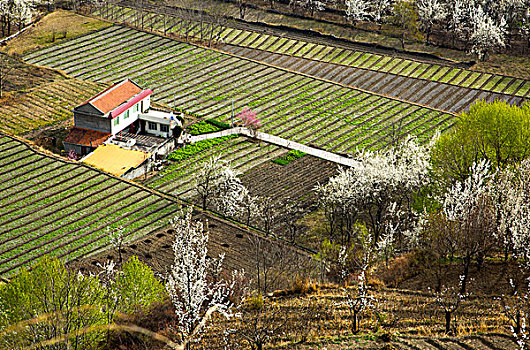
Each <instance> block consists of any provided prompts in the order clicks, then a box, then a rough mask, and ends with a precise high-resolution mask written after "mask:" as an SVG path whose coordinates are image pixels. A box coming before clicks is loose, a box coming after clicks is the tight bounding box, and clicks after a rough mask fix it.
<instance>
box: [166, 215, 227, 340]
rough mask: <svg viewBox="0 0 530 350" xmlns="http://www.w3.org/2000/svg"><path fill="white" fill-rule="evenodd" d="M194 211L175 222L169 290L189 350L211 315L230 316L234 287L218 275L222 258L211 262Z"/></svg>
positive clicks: (203, 235)
mask: <svg viewBox="0 0 530 350" xmlns="http://www.w3.org/2000/svg"><path fill="white" fill-rule="evenodd" d="M192 211H193V208H189V210H188V211H187V212H186V213H185V214H184V213H181V215H180V217H177V218H175V219H174V221H173V222H172V225H173V228H174V230H175V241H174V243H173V252H174V254H175V255H174V260H173V265H172V266H171V270H170V272H169V276H168V279H167V283H166V289H167V291H168V294H169V297H170V299H171V302H172V303H173V306H174V307H175V313H176V315H177V318H178V321H179V330H180V332H181V333H182V338H183V342H184V344H186V348H188V349H189V348H190V342H192V341H196V340H197V339H199V337H200V336H199V334H200V332H201V331H202V330H203V329H204V326H205V325H206V322H207V321H208V318H209V317H210V315H211V314H212V313H213V312H215V311H218V312H221V313H223V314H224V315H226V316H229V314H228V311H229V309H230V307H231V303H230V302H229V300H228V297H229V296H230V293H231V290H232V286H231V285H229V284H228V283H227V282H226V281H224V280H220V279H219V278H218V276H213V277H214V278H212V274H213V275H216V274H218V273H219V270H220V268H221V264H222V260H223V256H220V257H219V259H214V258H212V259H209V258H208V257H207V255H208V247H207V245H208V232H206V231H205V229H204V225H203V223H202V222H200V221H194V220H192V217H191V215H192Z"/></svg>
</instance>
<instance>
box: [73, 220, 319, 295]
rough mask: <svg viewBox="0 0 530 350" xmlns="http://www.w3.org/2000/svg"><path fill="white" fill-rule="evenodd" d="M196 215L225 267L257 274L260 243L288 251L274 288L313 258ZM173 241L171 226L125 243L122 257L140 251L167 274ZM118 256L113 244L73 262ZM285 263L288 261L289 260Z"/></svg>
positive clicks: (87, 264)
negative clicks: (206, 229) (206, 230)
mask: <svg viewBox="0 0 530 350" xmlns="http://www.w3.org/2000/svg"><path fill="white" fill-rule="evenodd" d="M193 218H194V219H195V220H202V221H203V222H207V224H208V226H207V227H208V232H209V233H210V237H209V241H208V255H209V256H212V257H218V256H219V255H221V254H224V256H225V257H224V260H223V267H224V268H226V269H227V270H238V271H242V270H244V271H245V272H246V273H248V274H249V275H251V274H253V273H254V272H255V269H256V265H255V264H256V257H255V249H256V244H260V245H261V247H262V249H264V250H266V251H276V252H278V251H280V252H282V253H283V254H285V256H286V258H287V256H288V258H287V259H286V260H287V261H289V262H290V263H291V264H287V265H283V264H282V266H281V270H279V271H277V272H275V273H278V274H279V275H278V277H279V278H277V279H276V281H275V283H274V284H273V285H271V290H273V289H277V288H286V287H288V286H291V285H292V283H293V281H295V280H296V278H298V277H299V276H300V273H301V270H302V267H303V266H304V265H306V264H310V259H309V257H308V255H307V254H306V253H304V252H301V251H299V250H297V249H296V248H293V247H292V246H290V245H285V244H283V243H282V242H280V241H277V240H274V239H270V238H266V237H263V236H261V235H257V234H255V233H253V232H252V231H250V230H247V229H245V228H243V227H241V226H238V225H236V224H234V223H232V222H229V221H226V220H223V219H221V218H218V217H216V216H213V215H210V214H207V213H204V212H196V213H194V215H193ZM173 241H174V235H173V231H172V229H171V228H165V229H163V230H158V231H156V232H153V233H151V234H148V235H145V236H143V237H142V238H140V239H138V240H136V241H134V242H131V243H129V244H126V245H124V247H123V249H122V257H123V259H127V258H128V257H130V256H133V255H136V256H138V257H139V258H140V259H141V260H142V261H144V262H145V263H147V264H148V265H150V266H151V267H152V268H153V269H154V270H155V271H156V272H158V273H160V274H161V275H165V274H166V273H167V271H168V268H169V267H170V266H171V264H173V261H174V260H173V259H174V253H173V249H172V247H171V246H172V244H173ZM258 242H259V243H258ZM117 258H118V252H117V250H116V249H115V248H112V247H110V249H108V250H106V251H102V252H100V253H98V254H94V255H92V256H90V257H87V258H84V259H83V260H79V261H74V262H72V266H73V267H79V268H80V269H81V270H82V271H84V270H94V266H96V265H97V264H98V263H100V264H103V263H105V262H106V261H107V260H108V259H114V260H116V259H117ZM295 262H296V263H295ZM277 263H278V264H277ZM283 263H284V264H285V261H284V262H283ZM279 264H280V262H278V261H271V267H272V268H273V269H276V267H278V268H280V265H279ZM271 271H272V270H271ZM271 271H269V272H271Z"/></svg>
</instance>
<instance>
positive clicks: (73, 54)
mask: <svg viewBox="0 0 530 350" xmlns="http://www.w3.org/2000/svg"><path fill="white" fill-rule="evenodd" d="M131 37H132V38H136V39H138V38H139V37H142V33H141V32H138V31H135V30H133V29H128V30H127V31H124V32H123V33H120V34H118V35H116V36H112V37H110V38H104V39H101V41H100V39H93V40H92V41H89V42H85V43H83V44H80V45H78V46H77V47H76V48H75V49H73V50H71V51H68V53H66V52H61V51H59V52H57V53H55V54H54V55H53V56H51V57H47V58H45V59H44V60H41V61H39V62H37V64H39V65H51V64H53V65H54V66H55V67H57V68H60V69H62V68H64V67H69V66H68V64H75V62H76V60H78V59H81V58H83V57H84V56H85V55H86V54H87V53H90V52H105V51H109V49H111V46H112V45H116V46H117V45H123V44H124V43H126V42H127V40H128V39H129V38H131ZM93 41H96V43H94V42H93Z"/></svg>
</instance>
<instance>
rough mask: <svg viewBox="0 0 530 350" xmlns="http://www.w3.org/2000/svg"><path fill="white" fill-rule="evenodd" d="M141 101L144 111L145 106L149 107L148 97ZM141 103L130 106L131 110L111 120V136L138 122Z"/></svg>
mask: <svg viewBox="0 0 530 350" xmlns="http://www.w3.org/2000/svg"><path fill="white" fill-rule="evenodd" d="M146 100H147V101H146ZM142 101H143V108H144V110H145V109H146V105H147V106H149V105H150V98H149V96H148V97H146V98H144V99H143V100H142ZM142 101H139V102H138V103H137V104H135V105H133V106H131V108H129V109H128V110H126V111H125V112H123V113H122V114H120V115H119V116H117V117H115V118H113V119H112V120H111V130H112V131H111V133H112V134H113V135H115V134H117V133H119V132H120V131H122V130H123V129H125V128H127V127H128V126H129V125H131V124H132V123H134V122H135V121H137V120H138V115H139V114H140V113H141V111H140V109H141V108H142ZM147 108H149V107H147Z"/></svg>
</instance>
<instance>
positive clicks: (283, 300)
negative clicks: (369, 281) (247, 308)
mask: <svg viewBox="0 0 530 350" xmlns="http://www.w3.org/2000/svg"><path fill="white" fill-rule="evenodd" d="M348 288H353V287H348ZM345 294H346V293H345V289H344V288H338V287H328V286H323V287H321V289H320V290H318V291H316V292H314V293H310V294H307V295H302V296H300V295H296V294H295V295H292V296H276V297H272V298H269V302H270V303H271V304H273V305H277V306H278V307H279V308H280V309H281V310H283V313H282V314H281V320H282V321H285V318H287V319H289V320H291V322H292V323H295V322H303V320H300V319H301V318H303V317H315V318H317V317H319V316H317V315H314V314H304V307H305V308H307V305H312V306H317V305H318V306H319V307H320V310H323V311H322V314H321V316H320V318H319V319H318V321H315V323H317V325H315V326H314V327H313V333H312V334H311V336H310V339H311V340H312V341H309V342H306V343H305V344H304V342H300V343H301V344H299V345H293V346H290V347H289V346H285V347H281V346H277V348H280V349H315V345H317V344H318V346H319V347H316V348H326V349H334V350H335V349H337V350H338V349H371V350H376V349H385V348H389V349H402V350H437V349H439V350H449V349H451V350H463V349H466V350H488V349H495V350H497V349H498V350H500V349H503V350H509V349H511V350H515V349H518V348H519V347H518V346H517V344H516V342H515V341H514V340H513V339H512V338H510V337H509V336H508V335H507V334H506V333H505V332H506V329H505V327H506V322H507V320H506V319H505V318H503V316H501V314H500V313H501V308H502V307H501V305H500V302H499V301H498V300H495V298H493V297H489V298H470V299H468V300H466V301H465V302H464V303H463V305H462V309H461V312H459V314H458V316H457V318H456V319H455V321H454V322H455V323H456V324H457V325H458V326H457V329H458V332H462V333H466V334H474V335H471V336H460V337H458V338H456V337H454V338H452V337H448V336H447V335H445V334H444V331H443V326H444V322H445V320H444V314H443V312H441V311H440V310H439V307H438V305H437V303H436V300H435V298H434V297H433V296H432V294H430V293H422V292H414V291H407V290H400V289H392V288H372V289H371V290H370V294H371V295H372V297H373V300H372V302H373V304H374V307H372V308H371V309H370V310H367V311H366V312H363V313H362V314H361V315H360V319H359V321H360V329H361V333H360V335H352V332H351V327H352V322H353V320H352V318H353V317H352V315H351V311H350V310H349V308H348V306H347V304H346V303H345V302H346V296H345ZM309 315H311V316H309ZM377 315H380V316H381V315H384V319H383V320H381V319H379V320H380V321H379V322H381V323H382V325H381V323H379V322H378V316H377ZM237 322H238V320H237V319H231V320H229V321H225V320H224V319H219V320H218V322H216V326H215V328H214V329H212V330H211V332H209V333H208V335H209V336H211V337H212V338H213V337H214V336H215V334H216V333H218V332H219V331H220V330H221V329H226V328H233V327H235V325H236V324H237ZM287 324H290V323H287ZM378 326H379V327H382V328H383V329H384V333H385V334H391V335H392V336H391V337H390V339H387V340H386V341H382V340H380V339H378V337H377V336H375V335H373V333H372V336H370V335H365V334H363V333H365V332H366V333H368V334H370V333H369V332H370V331H374V330H375V329H377V327H378ZM506 328H507V327H506ZM489 334H491V335H489ZM379 335H380V333H379ZM422 336H423V337H422ZM212 338H210V339H208V338H206V339H204V343H205V344H208V343H210V344H213V343H212V340H213V339H212ZM281 341H282V342H283V343H284V344H289V343H291V344H295V343H296V338H295V337H294V336H293V334H289V333H288V334H287V335H283V338H282V339H281ZM279 342H280V341H278V343H279ZM385 343H386V344H388V345H386V344H385ZM296 344H298V343H296ZM207 348H212V347H207ZM214 349H220V347H218V348H214Z"/></svg>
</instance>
